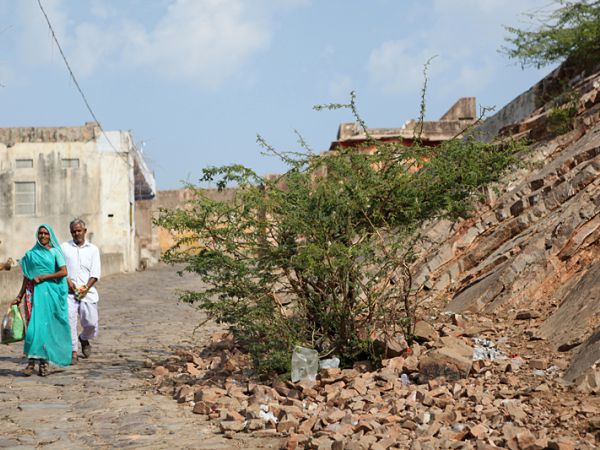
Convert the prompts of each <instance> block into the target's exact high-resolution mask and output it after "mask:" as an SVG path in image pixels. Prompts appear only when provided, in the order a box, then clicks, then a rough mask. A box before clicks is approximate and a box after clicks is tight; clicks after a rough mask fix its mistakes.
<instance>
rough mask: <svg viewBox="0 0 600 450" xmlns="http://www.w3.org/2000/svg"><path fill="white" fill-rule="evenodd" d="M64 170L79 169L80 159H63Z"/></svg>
mask: <svg viewBox="0 0 600 450" xmlns="http://www.w3.org/2000/svg"><path fill="white" fill-rule="evenodd" d="M62 167H63V169H78V168H79V159H78V158H63V160H62Z"/></svg>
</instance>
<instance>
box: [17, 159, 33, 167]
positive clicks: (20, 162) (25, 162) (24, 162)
mask: <svg viewBox="0 0 600 450" xmlns="http://www.w3.org/2000/svg"><path fill="white" fill-rule="evenodd" d="M15 163H16V166H17V169H30V168H32V167H33V159H17V160H16V161H15Z"/></svg>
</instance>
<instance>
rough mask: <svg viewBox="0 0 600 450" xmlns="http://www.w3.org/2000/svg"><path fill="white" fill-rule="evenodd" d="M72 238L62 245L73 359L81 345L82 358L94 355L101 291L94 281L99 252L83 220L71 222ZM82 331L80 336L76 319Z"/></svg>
mask: <svg viewBox="0 0 600 450" xmlns="http://www.w3.org/2000/svg"><path fill="white" fill-rule="evenodd" d="M70 230H71V236H72V237H73V239H72V240H70V241H68V242H64V243H63V244H62V245H61V248H62V251H63V253H64V254H65V261H66V263H67V272H68V275H67V283H68V285H69V298H68V302H69V323H70V325H71V343H72V350H73V358H72V360H73V361H74V362H76V361H77V350H78V346H79V344H81V352H82V354H83V357H85V358H88V357H89V356H90V354H91V349H92V347H91V345H90V343H89V340H90V339H93V338H95V337H96V336H97V335H98V299H99V298H98V291H97V290H96V287H95V286H94V284H96V281H98V280H99V279H100V271H101V267H100V251H99V250H98V247H96V246H95V245H94V244H92V243H91V242H88V241H87V240H86V239H85V234H86V233H87V229H86V227H85V223H84V222H83V221H82V220H81V219H75V220H73V221H72V222H71V224H70ZM78 321H79V322H80V323H81V328H82V331H81V333H80V334H79V336H78V335H77V322H78Z"/></svg>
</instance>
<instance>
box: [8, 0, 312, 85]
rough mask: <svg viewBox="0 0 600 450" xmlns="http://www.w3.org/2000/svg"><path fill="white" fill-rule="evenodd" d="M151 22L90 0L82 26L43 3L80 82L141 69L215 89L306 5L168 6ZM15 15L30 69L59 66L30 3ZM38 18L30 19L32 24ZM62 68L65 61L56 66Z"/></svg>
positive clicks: (180, 2)
mask: <svg viewBox="0 0 600 450" xmlns="http://www.w3.org/2000/svg"><path fill="white" fill-rule="evenodd" d="M164 4H165V5H166V7H165V9H164V14H163V15H162V17H159V18H158V20H157V21H156V22H155V23H154V24H142V23H139V22H133V21H131V20H127V19H123V18H120V16H119V10H117V8H119V7H122V5H120V4H119V3H113V4H112V5H108V4H106V3H105V2H104V3H103V2H101V1H98V0H94V1H92V2H91V3H89V4H88V5H86V7H87V8H88V11H89V14H88V16H87V17H86V20H84V21H79V22H77V23H74V22H73V21H70V20H69V16H68V14H69V13H70V9H69V4H68V1H66V0H65V1H63V0H45V1H44V3H43V5H44V8H45V9H46V11H47V13H48V16H49V18H50V20H51V22H52V25H53V27H54V29H55V31H56V34H57V37H58V39H59V42H60V43H61V46H62V47H63V49H64V50H65V52H66V54H67V57H68V59H69V61H70V63H71V66H72V67H73V69H74V71H75V73H76V74H77V76H80V77H85V76H90V75H92V74H93V73H94V72H95V71H97V70H98V69H99V67H102V66H105V67H107V66H108V67H111V68H114V67H119V68H122V69H136V70H137V69H143V70H148V71H153V72H156V73H157V74H160V75H162V76H165V77H168V78H172V79H178V80H186V81H191V82H193V83H196V84H197V85H200V86H203V87H208V88H214V87H216V86H219V85H220V84H222V83H223V82H224V81H225V80H226V79H227V78H228V77H230V76H232V75H233V74H235V73H236V72H238V71H240V70H243V68H244V65H245V64H247V63H248V62H249V61H250V60H251V59H252V57H253V56H255V55H256V54H258V53H259V52H261V51H264V50H265V49H267V48H268V47H269V45H270V42H271V38H272V33H273V32H272V28H273V17H274V16H275V15H276V14H277V13H286V12H289V11H290V10H292V9H294V8H298V7H302V6H305V5H307V4H308V0H279V1H274V0H256V2H254V3H252V4H251V5H250V2H246V1H243V0H168V1H165V2H164ZM19 9H20V22H21V24H22V25H21V27H22V34H21V45H22V46H23V48H24V54H25V55H26V59H27V61H28V62H29V63H33V64H40V63H41V64H46V63H48V62H50V61H51V62H54V63H56V62H59V61H60V59H61V58H60V55H59V53H58V49H57V48H56V46H55V44H54V43H53V41H52V37H51V34H50V32H49V30H48V27H47V25H46V23H45V20H44V18H43V16H42V14H41V11H40V10H39V8H38V6H37V3H35V2H33V1H32V2H27V3H25V2H23V3H22V6H19ZM32 18H35V19H32ZM60 63H61V64H62V62H60Z"/></svg>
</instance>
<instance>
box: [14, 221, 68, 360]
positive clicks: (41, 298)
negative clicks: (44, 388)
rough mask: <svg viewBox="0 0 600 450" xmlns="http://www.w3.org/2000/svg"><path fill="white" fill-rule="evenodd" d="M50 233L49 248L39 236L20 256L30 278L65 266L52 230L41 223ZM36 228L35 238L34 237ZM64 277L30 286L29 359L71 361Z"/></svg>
mask: <svg viewBox="0 0 600 450" xmlns="http://www.w3.org/2000/svg"><path fill="white" fill-rule="evenodd" d="M42 227H44V228H46V229H47V230H48V232H49V233H50V243H51V245H52V248H50V249H48V248H46V247H44V246H43V245H42V244H40V242H39V240H38V241H37V243H36V244H35V246H34V247H33V248H31V250H29V251H28V252H27V253H25V256H24V257H23V259H21V267H22V268H23V275H25V277H26V278H28V279H29V280H33V279H34V278H35V277H39V276H40V275H45V274H50V273H55V272H57V271H58V270H59V268H60V267H62V266H65V265H66V264H65V256H64V255H63V252H62V250H61V248H60V245H59V243H58V240H57V239H56V236H55V235H54V231H52V228H50V226H48V225H46V224H43V225H40V226H39V227H38V229H37V231H39V229H40V228H42ZM37 231H36V240H37ZM67 294H68V287H67V279H66V277H63V278H60V279H56V280H47V281H43V282H41V283H39V284H36V285H35V286H34V288H33V298H32V302H33V308H32V313H31V319H30V321H29V324H28V326H27V333H26V334H25V345H24V352H25V355H26V356H27V357H28V358H30V359H41V360H44V361H47V362H49V363H51V364H53V365H55V366H62V367H64V366H68V365H69V364H71V328H70V326H69V309H68V304H67Z"/></svg>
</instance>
